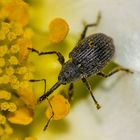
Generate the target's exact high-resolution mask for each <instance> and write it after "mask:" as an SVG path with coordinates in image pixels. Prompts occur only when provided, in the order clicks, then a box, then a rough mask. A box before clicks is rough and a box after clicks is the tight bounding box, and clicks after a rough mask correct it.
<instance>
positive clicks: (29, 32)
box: [23, 28, 34, 39]
mask: <svg viewBox="0 0 140 140" xmlns="http://www.w3.org/2000/svg"><path fill="white" fill-rule="evenodd" d="M33 34H34V33H33V31H32V30H31V29H30V28H26V29H25V31H24V34H23V37H24V38H28V39H31V38H32V36H33Z"/></svg>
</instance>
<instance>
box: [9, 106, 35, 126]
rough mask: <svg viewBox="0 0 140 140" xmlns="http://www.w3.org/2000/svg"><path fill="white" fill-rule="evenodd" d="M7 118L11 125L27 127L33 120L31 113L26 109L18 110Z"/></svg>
mask: <svg viewBox="0 0 140 140" xmlns="http://www.w3.org/2000/svg"><path fill="white" fill-rule="evenodd" d="M7 118H8V121H9V122H11V123H13V124H20V125H28V124H30V123H31V122H32V120H33V113H32V112H31V111H30V110H28V109H27V108H20V109H18V110H16V111H15V112H14V113H12V114H11V115H9V116H8V117H7Z"/></svg>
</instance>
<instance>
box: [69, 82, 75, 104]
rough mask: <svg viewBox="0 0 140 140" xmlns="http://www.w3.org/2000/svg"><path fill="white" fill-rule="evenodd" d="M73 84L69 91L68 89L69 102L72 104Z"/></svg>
mask: <svg viewBox="0 0 140 140" xmlns="http://www.w3.org/2000/svg"><path fill="white" fill-rule="evenodd" d="M73 88H74V86H73V83H70V86H69V89H68V101H69V102H71V99H72V96H73Z"/></svg>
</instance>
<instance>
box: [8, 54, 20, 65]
mask: <svg viewBox="0 0 140 140" xmlns="http://www.w3.org/2000/svg"><path fill="white" fill-rule="evenodd" d="M9 63H10V64H11V65H17V64H18V63H19V61H18V59H17V58H16V56H11V57H10V58H9Z"/></svg>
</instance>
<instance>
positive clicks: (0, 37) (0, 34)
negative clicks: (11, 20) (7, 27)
mask: <svg viewBox="0 0 140 140" xmlns="http://www.w3.org/2000/svg"><path fill="white" fill-rule="evenodd" d="M4 39H5V33H4V32H3V31H1V30H0V40H4Z"/></svg>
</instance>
